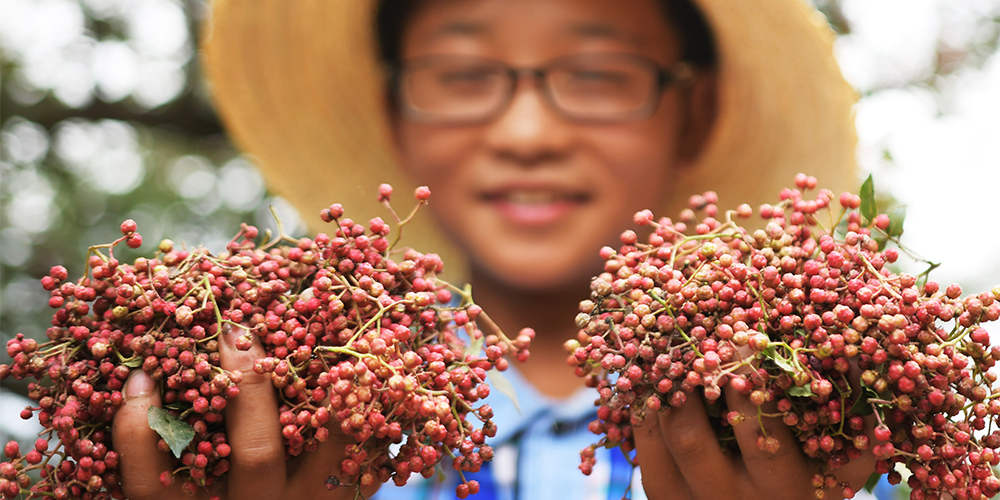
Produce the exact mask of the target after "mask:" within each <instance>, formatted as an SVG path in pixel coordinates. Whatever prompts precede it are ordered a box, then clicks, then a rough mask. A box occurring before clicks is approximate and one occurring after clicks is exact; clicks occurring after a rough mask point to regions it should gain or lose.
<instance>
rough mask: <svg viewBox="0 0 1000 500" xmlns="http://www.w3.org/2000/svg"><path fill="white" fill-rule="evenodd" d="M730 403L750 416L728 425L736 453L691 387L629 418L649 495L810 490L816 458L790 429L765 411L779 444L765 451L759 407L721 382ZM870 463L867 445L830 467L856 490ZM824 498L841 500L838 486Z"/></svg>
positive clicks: (757, 496)
mask: <svg viewBox="0 0 1000 500" xmlns="http://www.w3.org/2000/svg"><path fill="white" fill-rule="evenodd" d="M724 397H725V398H726V404H727V405H728V407H729V409H730V410H737V411H742V412H743V413H744V414H745V415H747V416H748V417H747V418H746V420H744V421H743V422H741V423H740V424H737V425H736V426H735V427H733V430H734V431H735V434H736V440H737V443H738V444H739V448H740V454H733V453H727V452H725V451H723V449H722V447H721V446H720V445H719V442H718V439H717V438H716V435H715V431H714V430H713V429H712V426H711V424H710V422H709V420H708V415H707V414H706V411H705V406H704V404H703V403H702V401H701V399H700V397H693V396H691V395H689V397H688V401H687V402H686V403H685V404H684V405H683V406H682V407H681V408H671V409H670V410H669V411H668V412H663V411H661V412H659V413H658V414H657V415H650V416H649V417H647V418H646V420H645V421H644V422H642V423H641V424H640V425H638V426H633V432H634V435H635V444H636V449H637V453H638V458H639V463H640V466H641V468H642V485H643V489H644V490H645V492H646V496H647V497H648V498H649V499H650V500H665V499H670V500H718V499H743V500H805V499H812V498H817V497H816V488H814V487H813V486H812V477H813V475H814V474H815V473H816V472H817V471H818V470H819V467H818V465H817V463H815V462H814V461H812V460H811V459H809V458H808V457H806V455H805V454H804V453H803V452H802V449H801V448H800V444H799V442H798V440H797V439H796V438H795V436H794V435H793V434H792V430H791V429H789V428H788V427H787V426H786V425H785V424H784V423H783V422H782V421H781V420H780V419H778V418H764V420H763V423H764V428H765V429H766V430H767V433H768V435H770V436H774V437H776V438H777V439H778V440H779V441H780V443H781V446H780V448H779V449H778V450H777V452H776V453H774V454H771V453H768V452H767V451H764V450H761V449H760V448H758V446H757V436H758V433H759V432H760V425H758V423H757V419H756V418H755V417H753V416H754V415H756V414H757V407H756V406H754V405H753V403H751V402H750V400H749V399H748V398H747V397H746V396H743V395H742V394H740V393H738V392H737V391H735V390H733V389H732V388H729V387H727V388H726V389H725V395H724ZM874 470H875V457H873V456H872V454H871V453H870V452H867V451H866V452H864V453H862V455H861V457H859V458H858V459H856V460H852V461H850V462H849V463H848V464H847V465H845V466H843V467H840V468H838V469H836V470H835V471H833V472H834V474H835V475H836V476H837V479H838V481H839V482H844V481H846V482H848V483H849V484H850V485H851V487H852V488H854V490H855V491H859V490H860V489H861V488H862V487H863V486H864V484H865V481H866V480H867V479H868V477H869V476H870V475H871V473H872V472H874ZM823 498H824V500H830V499H833V500H840V499H842V498H843V494H842V491H841V488H840V486H837V487H834V488H832V489H830V490H827V491H826V496H825V497H823Z"/></svg>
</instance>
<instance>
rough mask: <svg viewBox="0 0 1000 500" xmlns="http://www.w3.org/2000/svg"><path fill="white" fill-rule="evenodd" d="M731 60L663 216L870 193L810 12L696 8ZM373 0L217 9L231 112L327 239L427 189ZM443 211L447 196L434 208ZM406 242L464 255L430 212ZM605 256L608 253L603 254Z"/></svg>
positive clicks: (214, 73) (214, 41) (844, 90)
mask: <svg viewBox="0 0 1000 500" xmlns="http://www.w3.org/2000/svg"><path fill="white" fill-rule="evenodd" d="M694 3H695V4H696V5H697V6H698V7H699V8H700V9H701V10H702V12H703V13H704V14H705V16H706V18H707V20H708V22H709V25H710V26H711V28H712V30H713V34H714V36H715V39H716V43H717V47H718V53H719V82H718V93H719V96H718V115H717V118H716V122H715V124H714V126H713V129H712V132H711V134H710V137H709V140H708V143H707V145H706V146H705V148H704V150H703V151H702V153H701V155H700V157H699V160H698V164H697V165H696V166H694V167H693V168H689V169H685V170H681V171H679V172H678V173H677V175H676V176H675V177H674V178H673V180H672V182H671V188H670V189H671V190H672V196H670V197H668V199H667V200H664V206H662V207H650V208H653V209H654V211H657V209H659V210H660V211H659V212H657V215H668V216H669V215H675V213H676V211H677V210H678V209H679V208H682V207H683V205H684V203H685V200H686V199H687V197H688V195H690V194H694V193H701V192H703V191H706V190H714V191H716V192H718V194H719V198H720V202H721V205H722V206H723V207H732V206H735V205H737V204H739V203H744V202H746V203H750V204H751V205H752V206H756V205H758V204H760V203H763V202H767V201H773V200H774V199H775V197H776V195H777V190H778V189H780V188H781V187H785V186H789V185H791V182H792V179H793V177H794V175H795V174H796V173H798V172H806V173H809V174H811V175H815V176H816V177H818V178H819V180H820V185H821V186H825V187H828V188H830V189H832V190H834V192H835V193H839V192H840V191H842V190H850V189H854V188H856V182H857V181H856V174H855V146H856V142H857V137H856V132H855V128H854V114H853V105H854V103H855V102H856V100H857V94H856V92H855V91H854V90H853V89H852V88H851V87H850V85H848V84H847V82H846V81H845V80H844V79H843V77H842V75H841V73H840V70H839V68H838V67H837V64H836V61H835V59H834V55H833V41H834V34H833V32H832V31H831V29H830V27H829V25H828V24H827V23H826V21H825V19H824V18H823V17H822V15H821V14H819V13H818V12H817V11H815V10H814V9H812V8H811V7H809V6H807V5H806V3H805V2H804V1H803V0H761V1H748V0H695V1H694ZM376 6H377V2H375V1H372V0H336V1H335V0H297V1H292V2H289V1H287V0H215V1H214V3H213V7H212V14H211V17H210V20H209V22H208V23H207V24H206V30H205V32H204V37H203V39H204V41H203V55H204V57H203V63H204V67H205V71H206V74H207V76H208V79H209V82H210V84H211V87H212V94H213V96H214V100H215V103H216V106H217V109H218V112H219V114H220V116H221V118H222V120H223V122H224V123H225V126H226V128H227V129H228V131H229V132H230V134H231V136H232V138H233V139H234V140H235V142H236V143H237V145H238V146H239V147H241V148H242V149H243V150H244V151H246V152H247V153H249V154H251V155H253V156H255V157H256V159H257V163H258V166H259V167H260V169H261V171H262V172H263V175H264V177H265V178H266V181H267V183H268V186H269V187H270V188H271V190H272V191H273V192H274V193H276V194H278V195H280V196H282V197H284V198H286V199H287V200H288V201H290V202H291V203H292V204H293V205H295V206H296V207H297V208H298V209H299V210H300V211H301V212H302V214H303V217H304V218H305V219H306V220H307V221H308V222H309V224H310V227H311V228H312V229H313V230H315V231H324V230H326V231H329V230H332V228H329V229H327V228H325V227H324V226H323V224H322V222H321V221H320V220H319V217H318V213H319V211H320V210H321V209H323V208H325V207H328V206H329V205H330V204H331V203H333V202H339V203H342V204H343V205H344V207H345V209H346V211H347V216H348V217H351V218H353V219H354V220H356V221H359V222H367V221H368V220H369V219H370V218H372V217H375V216H380V217H383V218H385V219H387V221H388V218H389V217H388V212H387V211H386V209H385V207H383V206H382V205H381V204H380V203H378V201H377V199H376V198H377V192H378V191H377V190H378V185H379V184H381V183H385V182H388V183H391V184H392V185H393V186H394V187H395V188H396V194H395V195H394V207H395V208H396V210H397V211H399V212H407V211H408V210H409V208H410V206H412V205H411V200H412V198H411V197H410V193H412V189H413V188H414V186H413V185H412V183H411V182H410V181H409V180H408V179H407V178H406V177H405V176H404V175H403V174H402V172H401V171H400V169H399V168H398V167H397V164H396V160H395V155H396V153H395V151H394V147H393V144H392V142H391V140H390V133H389V127H388V122H387V113H386V112H385V108H384V106H385V104H384V86H385V78H384V76H383V75H382V73H381V70H380V63H379V61H378V60H377V48H376V43H375V34H374V15H375V11H376ZM430 202H431V203H433V202H434V199H433V195H432V197H431V200H430ZM404 232H405V233H406V234H405V236H404V237H403V242H404V243H405V244H406V245H407V246H412V247H414V248H416V249H418V250H420V251H423V252H431V251H433V252H437V253H440V254H441V255H442V257H443V258H444V260H445V262H447V263H449V266H452V265H453V264H452V263H455V262H460V261H461V257H460V254H459V253H458V252H456V251H455V249H454V248H453V247H452V246H451V244H450V243H449V242H448V240H447V238H445V236H444V235H443V232H442V231H441V230H440V229H439V228H437V227H436V226H435V225H434V221H433V218H432V217H431V216H430V214H429V213H427V214H423V215H422V216H418V217H417V218H416V219H414V222H413V227H411V226H407V229H406V230H405V231H404ZM596 251H597V249H595V252H596Z"/></svg>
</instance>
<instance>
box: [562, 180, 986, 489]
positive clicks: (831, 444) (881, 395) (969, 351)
mask: <svg viewBox="0 0 1000 500" xmlns="http://www.w3.org/2000/svg"><path fill="white" fill-rule="evenodd" d="M815 187H816V180H815V178H811V177H807V176H805V175H799V176H798V177H796V189H785V190H783V191H782V192H781V194H780V202H779V203H777V204H776V205H764V206H762V207H760V210H759V213H760V215H761V216H762V217H763V218H764V219H765V220H766V227H764V228H763V229H758V230H748V229H745V228H744V227H741V226H740V225H738V224H736V223H735V222H734V218H736V217H739V218H748V217H750V216H751V214H752V209H751V208H750V207H749V206H748V205H742V206H740V207H739V208H738V209H737V210H735V211H733V212H730V213H727V214H724V216H723V217H719V213H718V212H719V211H718V209H717V207H716V203H717V199H716V196H715V194H714V193H706V194H704V195H701V196H695V197H693V198H692V200H691V202H692V203H691V205H692V210H686V211H685V212H684V213H682V214H681V217H680V219H679V220H677V221H672V220H670V219H666V218H664V219H660V220H658V221H655V220H654V218H653V215H652V213H651V212H649V211H648V210H647V211H642V212H639V213H637V214H636V216H635V221H636V223H637V224H639V225H640V226H649V227H651V234H650V235H649V237H648V241H646V242H641V241H639V237H638V236H637V235H636V233H635V232H633V231H625V232H624V233H623V234H622V236H621V241H622V244H623V246H622V247H621V248H620V249H619V250H618V251H615V250H614V249H612V248H610V247H605V248H604V249H602V251H601V255H602V257H603V258H604V259H605V260H606V262H605V266H604V273H602V274H601V275H600V276H598V277H596V278H595V279H594V280H593V281H592V283H591V297H590V299H589V300H584V301H582V302H581V303H580V313H579V315H578V316H577V318H576V321H577V326H578V327H579V328H580V330H579V335H578V339H576V340H571V341H570V342H568V343H567V348H568V349H569V351H570V352H571V354H570V356H569V358H568V361H569V363H570V365H572V366H575V367H576V371H577V374H578V375H580V376H581V377H585V378H586V380H587V383H588V384H589V385H591V386H593V387H596V388H597V389H598V391H599V393H600V399H599V401H598V404H599V405H600V408H599V412H598V417H599V418H598V420H596V421H594V422H593V423H591V430H592V431H593V432H594V433H596V434H599V435H603V436H602V437H601V439H600V440H599V442H598V443H597V444H595V445H594V446H591V447H589V448H587V449H584V450H583V452H581V457H582V464H581V470H583V472H584V473H589V472H590V470H591V469H592V467H593V463H594V458H593V457H594V449H595V447H596V446H616V445H617V446H621V447H622V448H624V449H625V450H627V451H629V450H631V449H632V448H633V447H634V441H633V437H632V430H631V425H632V424H633V423H635V422H638V421H641V419H643V418H645V416H646V413H647V411H657V410H661V408H663V410H664V411H669V408H670V407H680V406H682V405H683V404H685V401H686V400H687V399H689V398H690V397H691V396H692V395H693V394H699V395H700V397H702V398H703V399H704V401H705V402H706V404H708V405H710V406H714V407H715V408H716V409H717V410H718V411H717V412H716V414H718V415H720V418H719V421H718V422H717V423H718V424H719V427H718V429H719V437H720V443H723V444H725V445H727V446H733V443H732V441H729V440H728V439H727V437H726V436H727V432H728V434H729V435H731V432H732V429H731V427H729V428H728V431H727V426H732V425H739V424H740V422H742V421H744V420H748V421H749V420H751V419H752V421H753V422H755V424H756V422H758V421H759V419H763V418H780V419H781V420H782V421H783V422H784V423H785V424H786V425H787V426H789V427H790V428H792V429H793V431H794V433H795V435H796V436H797V437H798V440H799V442H800V443H799V444H800V445H801V448H802V450H803V451H804V452H805V454H806V455H807V456H809V457H811V458H813V459H815V460H817V461H818V462H819V463H820V464H821V465H820V472H819V473H818V474H817V475H816V476H815V477H814V478H813V485H814V486H815V487H816V492H817V498H823V497H824V496H825V495H826V492H827V491H830V490H831V489H833V488H837V487H841V488H842V489H843V494H844V496H846V497H852V496H853V495H854V490H853V489H852V488H850V487H849V486H848V485H846V484H840V483H838V482H837V480H836V479H835V478H834V476H833V474H832V472H833V471H834V470H835V469H836V468H837V467H839V466H841V465H843V464H845V463H847V462H848V461H850V460H852V459H854V458H857V457H858V456H859V455H860V454H861V453H862V452H865V453H872V454H874V456H875V457H876V458H877V459H878V462H877V472H879V473H883V474H886V473H887V474H889V480H890V482H893V483H894V484H895V483H898V482H899V481H900V480H901V474H900V473H899V471H897V470H896V466H897V464H901V465H902V466H905V467H906V468H907V469H909V471H910V473H911V475H910V477H909V479H908V484H909V486H910V487H911V488H912V494H911V498H914V499H923V498H939V497H940V495H941V494H943V493H949V494H951V495H952V497H953V498H959V499H965V498H969V499H979V498H985V497H991V496H993V495H995V494H997V493H998V492H1000V480H998V479H997V477H996V476H995V474H994V472H993V470H992V469H991V466H996V465H997V464H998V463H1000V450H998V448H1000V430H998V426H997V424H998V423H1000V421H998V416H1000V400H997V398H998V396H1000V389H998V388H997V387H995V386H994V382H995V381H996V375H995V374H994V373H990V372H989V371H988V370H989V369H990V368H991V367H992V366H993V365H994V364H995V362H996V361H997V360H998V359H1000V348H998V347H996V346H994V347H991V346H990V339H989V334H988V332H987V331H986V330H985V329H983V327H982V326H981V324H982V323H983V322H986V321H995V320H997V318H998V317H1000V287H997V288H995V289H993V290H992V292H983V293H980V294H978V295H971V296H967V297H964V298H963V297H962V296H961V295H962V292H961V289H960V288H959V287H958V285H951V286H948V287H945V288H941V287H940V286H939V285H938V284H937V283H935V282H932V281H926V282H924V283H921V280H920V279H918V277H916V276H913V275H910V274H905V273H904V274H897V273H895V272H893V271H892V270H891V269H890V266H889V264H891V263H893V262H895V261H896V260H897V258H898V257H899V255H900V249H898V248H895V247H892V248H886V243H887V242H889V241H896V242H898V239H897V237H898V236H899V234H900V233H901V231H902V228H901V225H900V224H901V221H900V220H898V219H897V220H893V219H892V218H890V217H889V216H887V215H886V214H878V213H877V210H876V207H875V204H874V197H873V193H872V190H871V184H870V179H869V181H868V182H866V185H865V186H864V187H863V189H862V191H861V192H862V195H861V196H859V195H853V194H850V193H845V194H843V195H841V196H840V198H839V202H840V205H841V209H840V210H836V211H835V210H833V207H831V205H832V203H833V200H834V196H833V193H831V192H829V191H828V190H821V191H819V193H818V196H817V197H816V198H815V199H806V198H804V197H803V192H804V191H807V190H808V189H813V188H815ZM695 210H703V211H704V214H705V215H704V216H703V217H702V218H701V219H700V220H699V219H698V218H697V217H696V215H695V214H696V212H695ZM827 216H828V217H827ZM720 219H721V220H720ZM852 367H857V370H856V371H855V373H857V372H860V373H861V375H860V380H857V377H856V376H855V377H854V378H855V380H854V381H853V382H852V381H851V380H850V379H851V377H850V376H849V372H851V371H852ZM727 386H728V387H729V388H731V389H726V390H735V391H739V392H740V393H742V394H744V395H746V396H748V397H749V399H750V401H752V402H753V403H754V404H755V405H757V406H758V407H759V408H761V411H759V412H758V414H757V415H743V414H740V413H738V412H735V411H728V410H726V409H725V404H724V403H725V400H724V398H720V396H721V395H722V391H723V388H726V387H727ZM698 404H701V403H698ZM710 413H713V412H710ZM864 415H874V416H875V418H876V423H875V427H874V428H872V427H871V426H866V425H865V422H864V419H863V416H864ZM755 424H750V425H755ZM744 425H748V424H744ZM761 429H763V426H762V427H761ZM757 444H758V446H759V447H760V448H761V449H763V450H767V451H771V452H773V451H775V450H776V449H777V448H778V446H779V445H780V443H779V442H778V440H777V439H775V438H774V437H773V436H767V435H764V434H763V432H761V434H760V435H759V438H758V440H757ZM866 450H867V451H866Z"/></svg>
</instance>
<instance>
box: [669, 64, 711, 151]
mask: <svg viewBox="0 0 1000 500" xmlns="http://www.w3.org/2000/svg"><path fill="white" fill-rule="evenodd" d="M716 82H717V74H716V71H715V70H714V69H699V70H697V71H696V72H695V74H694V77H693V78H692V81H691V83H689V84H688V85H685V86H684V87H682V89H681V92H682V95H681V110H682V114H681V117H682V119H683V121H682V122H681V127H680V133H679V134H678V135H679V137H678V143H677V144H678V148H677V160H678V162H679V163H680V164H682V165H690V164H691V163H693V162H694V161H695V160H696V159H697V158H698V156H699V155H700V154H701V151H702V149H703V148H704V146H705V145H706V143H707V142H708V137H709V134H710V133H711V131H712V125H713V124H714V123H715V115H716V106H717V103H718V92H717V85H716Z"/></svg>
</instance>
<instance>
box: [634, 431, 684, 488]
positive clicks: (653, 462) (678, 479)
mask: <svg viewBox="0 0 1000 500" xmlns="http://www.w3.org/2000/svg"><path fill="white" fill-rule="evenodd" d="M632 436H633V437H634V438H635V452H636V456H637V457H638V459H639V469H640V470H641V471H642V472H643V473H642V489H643V490H644V491H645V492H646V497H647V498H649V500H666V499H668V498H669V499H671V500H686V499H689V498H691V495H690V494H689V493H688V488H687V483H686V482H685V480H684V476H683V475H682V474H681V471H680V469H679V468H678V467H677V462H675V461H674V456H673V455H672V454H671V453H670V450H669V449H667V443H666V441H665V439H666V438H665V437H664V436H663V432H662V428H661V427H660V419H659V417H657V415H656V414H652V415H649V416H647V417H646V419H645V420H643V421H642V422H640V423H639V424H637V425H633V426H632Z"/></svg>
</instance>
